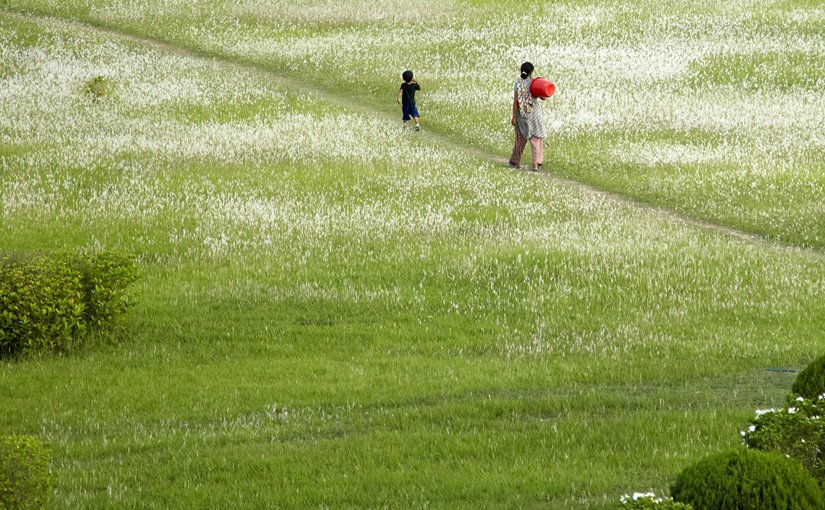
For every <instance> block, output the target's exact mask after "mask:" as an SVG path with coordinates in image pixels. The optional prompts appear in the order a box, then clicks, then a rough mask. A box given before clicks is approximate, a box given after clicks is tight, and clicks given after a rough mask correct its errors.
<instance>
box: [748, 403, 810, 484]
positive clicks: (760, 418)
mask: <svg viewBox="0 0 825 510" xmlns="http://www.w3.org/2000/svg"><path fill="white" fill-rule="evenodd" d="M742 436H743V438H744V441H745V445H746V446H748V447H750V448H755V449H758V450H763V451H775V452H778V453H782V454H785V455H788V456H790V457H793V458H795V459H797V460H798V461H799V462H801V463H802V465H803V466H805V468H806V469H807V470H808V471H809V472H810V473H811V474H812V475H813V476H814V477H815V478H817V479H818V480H820V481H823V480H825V398H822V397H816V398H814V399H807V398H805V397H801V396H794V395H790V396H789V397H788V404H787V405H786V406H785V408H784V409H778V410H773V409H771V410H769V411H757V413H756V418H755V419H754V420H753V422H752V423H751V425H750V426H749V427H748V430H747V431H745V432H742Z"/></svg>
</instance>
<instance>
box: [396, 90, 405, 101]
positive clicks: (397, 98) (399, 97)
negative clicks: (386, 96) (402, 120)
mask: <svg viewBox="0 0 825 510" xmlns="http://www.w3.org/2000/svg"><path fill="white" fill-rule="evenodd" d="M402 92H403V91H402V90H401V89H398V94H397V95H396V96H395V102H396V103H398V104H401V93H402Z"/></svg>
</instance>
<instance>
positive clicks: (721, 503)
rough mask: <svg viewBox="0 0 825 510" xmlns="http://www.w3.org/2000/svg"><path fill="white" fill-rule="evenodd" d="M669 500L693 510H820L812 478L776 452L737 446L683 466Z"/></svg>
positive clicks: (822, 500) (823, 504) (823, 500)
mask: <svg viewBox="0 0 825 510" xmlns="http://www.w3.org/2000/svg"><path fill="white" fill-rule="evenodd" d="M671 493H672V495H673V499H674V500H676V501H680V502H683V503H690V504H691V505H693V507H694V508H695V509H696V510H711V509H712V510H727V509H730V510H745V509H753V510H760V509H765V510H808V509H810V510H815V509H819V510H821V509H822V508H825V497H823V494H822V490H821V489H820V487H819V484H817V482H816V480H815V479H814V478H813V476H811V474H810V473H808V471H806V470H805V468H803V467H802V465H801V464H800V463H799V462H797V461H796V460H794V459H789V458H787V457H785V456H784V455H780V454H778V453H768V452H761V451H758V450H751V449H748V448H744V447H741V448H736V449H734V450H730V451H727V452H723V453H719V454H716V455H711V456H709V457H706V458H705V459H703V460H701V461H699V462H697V463H696V464H694V465H692V466H689V467H687V468H686V469H685V470H684V471H682V473H681V474H680V475H679V476H678V477H677V479H676V483H675V484H674V485H673V487H672V489H671Z"/></svg>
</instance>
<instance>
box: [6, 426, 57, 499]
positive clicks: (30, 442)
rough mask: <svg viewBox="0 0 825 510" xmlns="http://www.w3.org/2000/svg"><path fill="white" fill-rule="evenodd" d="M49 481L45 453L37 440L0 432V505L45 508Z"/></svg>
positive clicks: (47, 461)
mask: <svg viewBox="0 0 825 510" xmlns="http://www.w3.org/2000/svg"><path fill="white" fill-rule="evenodd" d="M50 482H51V479H50V475H49V456H48V453H47V451H46V448H45V447H44V446H43V445H42V444H41V443H40V441H38V440H37V439H35V438H33V437H21V436H0V508H4V509H8V510H12V509H14V510H23V509H26V510H28V509H42V508H45V506H46V502H47V500H48V496H49V486H50Z"/></svg>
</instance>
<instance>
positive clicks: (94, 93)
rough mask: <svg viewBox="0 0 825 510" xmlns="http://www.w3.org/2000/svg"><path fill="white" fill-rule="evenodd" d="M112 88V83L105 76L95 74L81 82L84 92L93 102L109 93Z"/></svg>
mask: <svg viewBox="0 0 825 510" xmlns="http://www.w3.org/2000/svg"><path fill="white" fill-rule="evenodd" d="M112 89H113V86H112V83H111V82H110V81H109V80H108V79H106V77H105V76H95V77H94V78H91V79H89V80H87V81H86V83H84V84H83V92H84V94H86V97H88V98H89V99H91V100H92V101H94V102H97V101H100V100H101V99H103V98H104V97H106V96H108V95H109V94H111V93H112Z"/></svg>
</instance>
